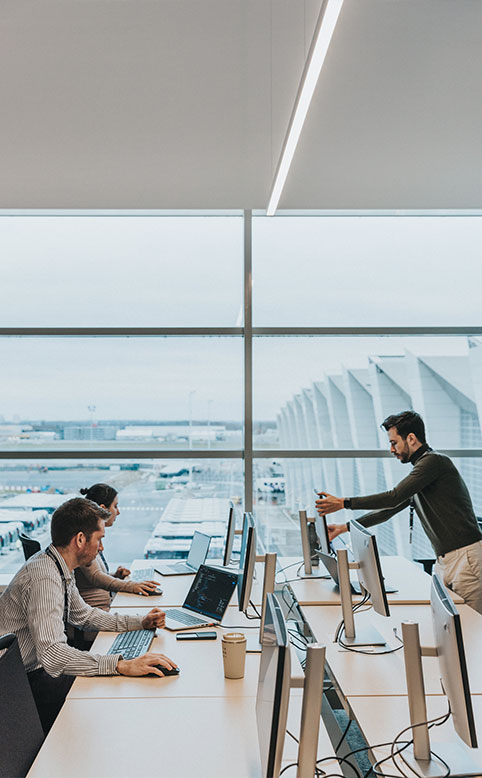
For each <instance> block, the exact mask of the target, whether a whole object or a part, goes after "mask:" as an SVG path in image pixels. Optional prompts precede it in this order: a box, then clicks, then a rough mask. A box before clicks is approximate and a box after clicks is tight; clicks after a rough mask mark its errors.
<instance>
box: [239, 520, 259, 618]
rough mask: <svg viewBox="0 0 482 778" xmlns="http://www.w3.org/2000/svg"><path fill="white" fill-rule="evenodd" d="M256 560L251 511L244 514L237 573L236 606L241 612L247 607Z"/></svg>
mask: <svg viewBox="0 0 482 778" xmlns="http://www.w3.org/2000/svg"><path fill="white" fill-rule="evenodd" d="M255 562H256V527H255V522H254V517H253V514H252V513H245V514H244V523H243V537H242V540H241V556H240V560H239V570H240V572H239V574H238V607H239V610H240V611H241V612H242V613H245V612H246V611H247V609H248V605H249V600H250V598H251V588H252V586H253V576H254V565H255Z"/></svg>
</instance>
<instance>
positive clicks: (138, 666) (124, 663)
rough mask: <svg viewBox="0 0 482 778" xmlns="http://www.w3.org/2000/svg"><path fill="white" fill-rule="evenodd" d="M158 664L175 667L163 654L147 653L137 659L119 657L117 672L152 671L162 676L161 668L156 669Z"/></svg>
mask: <svg viewBox="0 0 482 778" xmlns="http://www.w3.org/2000/svg"><path fill="white" fill-rule="evenodd" d="M146 618H147V616H146ZM158 665H162V667H166V668H167V669H168V670H171V669H172V668H173V667H177V665H176V663H175V662H173V661H172V659H169V657H168V656H165V655H164V654H152V653H148V654H142V656H138V657H137V659H119V661H118V662H117V672H118V673H120V674H121V675H131V676H137V675H148V674H149V673H153V674H154V675H159V676H161V677H162V675H163V673H162V671H161V670H158V668H157V666H158Z"/></svg>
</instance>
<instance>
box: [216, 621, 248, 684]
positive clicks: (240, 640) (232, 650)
mask: <svg viewBox="0 0 482 778" xmlns="http://www.w3.org/2000/svg"><path fill="white" fill-rule="evenodd" d="M221 645H222V647H223V664H224V677H225V678H244V663H245V660H246V636H245V635H243V633H242V632H228V633H227V634H226V635H223V638H222V641H221Z"/></svg>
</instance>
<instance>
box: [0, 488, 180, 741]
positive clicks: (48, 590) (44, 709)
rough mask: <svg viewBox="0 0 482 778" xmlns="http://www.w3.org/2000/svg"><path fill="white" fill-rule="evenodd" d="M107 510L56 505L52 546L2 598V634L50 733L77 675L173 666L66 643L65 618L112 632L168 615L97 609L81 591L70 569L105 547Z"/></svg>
mask: <svg viewBox="0 0 482 778" xmlns="http://www.w3.org/2000/svg"><path fill="white" fill-rule="evenodd" d="M108 515H109V514H108V511H106V510H104V508H100V507H99V506H98V505H97V504H96V503H94V502H91V501H90V500H86V499H85V498H83V497H81V498H74V499H72V500H68V501H67V502H65V503H64V504H63V505H61V506H60V507H59V508H57V510H56V511H55V513H54V514H53V516H52V523H51V535H52V543H51V545H50V546H49V547H48V548H47V549H46V550H45V551H39V552H38V553H37V554H35V555H34V556H32V557H30V559H28V560H27V561H26V562H25V564H24V565H23V567H21V568H20V570H19V571H18V573H17V574H16V575H15V577H14V578H13V580H12V581H11V583H10V585H9V586H8V588H7V589H6V590H5V592H4V593H3V594H2V595H1V597H0V634H5V633H8V632H13V633H15V635H16V636H17V639H18V644H19V648H20V653H21V655H22V660H23V663H24V665H25V669H26V671H27V676H28V679H29V682H30V686H31V689H32V692H33V696H34V699H35V703H36V705H37V708H38V711H39V715H40V720H41V722H42V726H43V728H44V731H45V733H47V732H48V730H49V729H50V727H51V726H52V724H53V722H54V720H55V718H56V716H57V713H58V712H59V710H60V708H61V707H62V704H63V702H64V699H65V696H66V694H67V692H68V690H69V689H70V686H71V685H72V683H73V680H74V677H75V676H76V675H117V674H120V675H131V676H138V675H147V674H148V673H154V674H155V675H159V676H162V672H161V671H160V670H159V669H158V666H162V667H166V668H168V669H171V668H173V667H176V665H175V663H174V662H173V661H172V660H171V659H169V658H168V657H166V656H164V655H163V654H154V653H147V654H144V655H143V656H140V657H138V658H137V659H130V660H126V659H123V658H122V655H121V654H112V655H106V656H103V655H100V654H93V653H90V652H88V651H79V650H78V649H76V648H73V647H72V646H70V645H69V644H68V643H67V635H66V627H67V622H68V623H69V624H72V625H73V626H75V627H79V628H80V629H83V630H91V631H92V630H106V631H112V632H127V631H128V630H132V629H153V628H155V627H163V626H164V622H165V614H164V612H163V611H161V610H160V609H159V608H153V609H152V610H151V611H150V612H149V613H148V614H147V615H146V616H144V617H143V618H141V617H140V616H136V615H126V616H123V615H119V614H117V613H107V612H106V611H103V610H100V609H98V608H92V607H90V605H87V603H85V602H84V600H83V599H82V597H81V596H80V594H79V592H78V590H77V587H76V585H75V578H74V573H73V571H74V570H75V568H76V567H80V566H84V565H88V564H89V563H90V562H92V560H93V559H95V557H96V556H97V554H98V552H99V551H102V548H103V546H102V538H103V537H104V520H105V519H106V518H108Z"/></svg>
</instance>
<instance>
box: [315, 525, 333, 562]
mask: <svg viewBox="0 0 482 778" xmlns="http://www.w3.org/2000/svg"><path fill="white" fill-rule="evenodd" d="M315 528H316V534H317V536H318V544H319V549H320V551H321V552H322V553H323V554H332V553H333V550H332V547H331V543H330V538H329V537H328V527H327V525H326V519H325V517H324V516H317V517H316V519H315Z"/></svg>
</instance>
